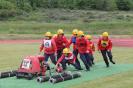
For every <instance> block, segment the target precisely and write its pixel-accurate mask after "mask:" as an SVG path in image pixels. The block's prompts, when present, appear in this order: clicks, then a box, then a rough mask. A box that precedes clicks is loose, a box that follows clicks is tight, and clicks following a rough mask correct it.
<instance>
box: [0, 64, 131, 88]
mask: <svg viewBox="0 0 133 88" xmlns="http://www.w3.org/2000/svg"><path fill="white" fill-rule="evenodd" d="M73 69H74V68H73V67H70V68H69V70H73ZM130 70H133V64H116V65H111V66H110V68H106V67H105V64H104V63H97V64H96V65H95V66H93V68H92V69H91V71H90V72H86V71H84V70H83V71H81V73H82V76H81V77H80V78H77V79H73V80H69V81H65V82H61V83H57V84H51V83H49V82H44V83H41V84H40V83H38V82H37V81H36V79H34V80H26V79H16V78H15V77H12V78H4V79H0V88H9V87H10V88H67V87H69V86H72V85H77V84H80V83H83V82H86V81H89V80H96V79H98V78H104V77H107V76H111V75H114V74H119V73H122V72H126V71H130Z"/></svg>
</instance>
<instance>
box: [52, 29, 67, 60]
mask: <svg viewBox="0 0 133 88" xmlns="http://www.w3.org/2000/svg"><path fill="white" fill-rule="evenodd" d="M53 39H54V41H55V43H56V46H57V60H58V59H59V58H60V57H61V55H62V51H63V49H64V48H65V47H66V46H67V45H68V40H67V38H66V37H65V36H64V32H63V30H62V29H59V30H58V31H57V36H54V38H53Z"/></svg>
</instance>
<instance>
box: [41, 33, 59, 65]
mask: <svg viewBox="0 0 133 88" xmlns="http://www.w3.org/2000/svg"><path fill="white" fill-rule="evenodd" d="M43 49H44V58H45V61H46V62H47V61H48V58H49V57H50V59H51V61H52V62H53V63H54V64H56V57H55V53H56V52H57V48H56V44H55V41H54V40H53V39H52V34H51V32H46V33H45V39H44V40H43V42H42V44H41V47H40V52H42V50H43Z"/></svg>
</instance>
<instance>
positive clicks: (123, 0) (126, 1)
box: [116, 0, 131, 11]
mask: <svg viewBox="0 0 133 88" xmlns="http://www.w3.org/2000/svg"><path fill="white" fill-rule="evenodd" d="M116 4H117V7H118V9H119V10H125V11H128V10H130V9H131V8H130V0H117V1H116Z"/></svg>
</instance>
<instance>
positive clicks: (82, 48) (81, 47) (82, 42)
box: [76, 31, 91, 71]
mask: <svg viewBox="0 0 133 88" xmlns="http://www.w3.org/2000/svg"><path fill="white" fill-rule="evenodd" d="M87 44H88V43H87V39H86V38H85V37H84V33H83V31H78V38H77V39H76V46H77V49H78V52H79V54H80V58H81V60H82V61H83V63H84V65H85V67H86V70H87V71H89V70H90V66H91V61H90V56H89V54H88V53H87V51H88V50H87Z"/></svg>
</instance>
